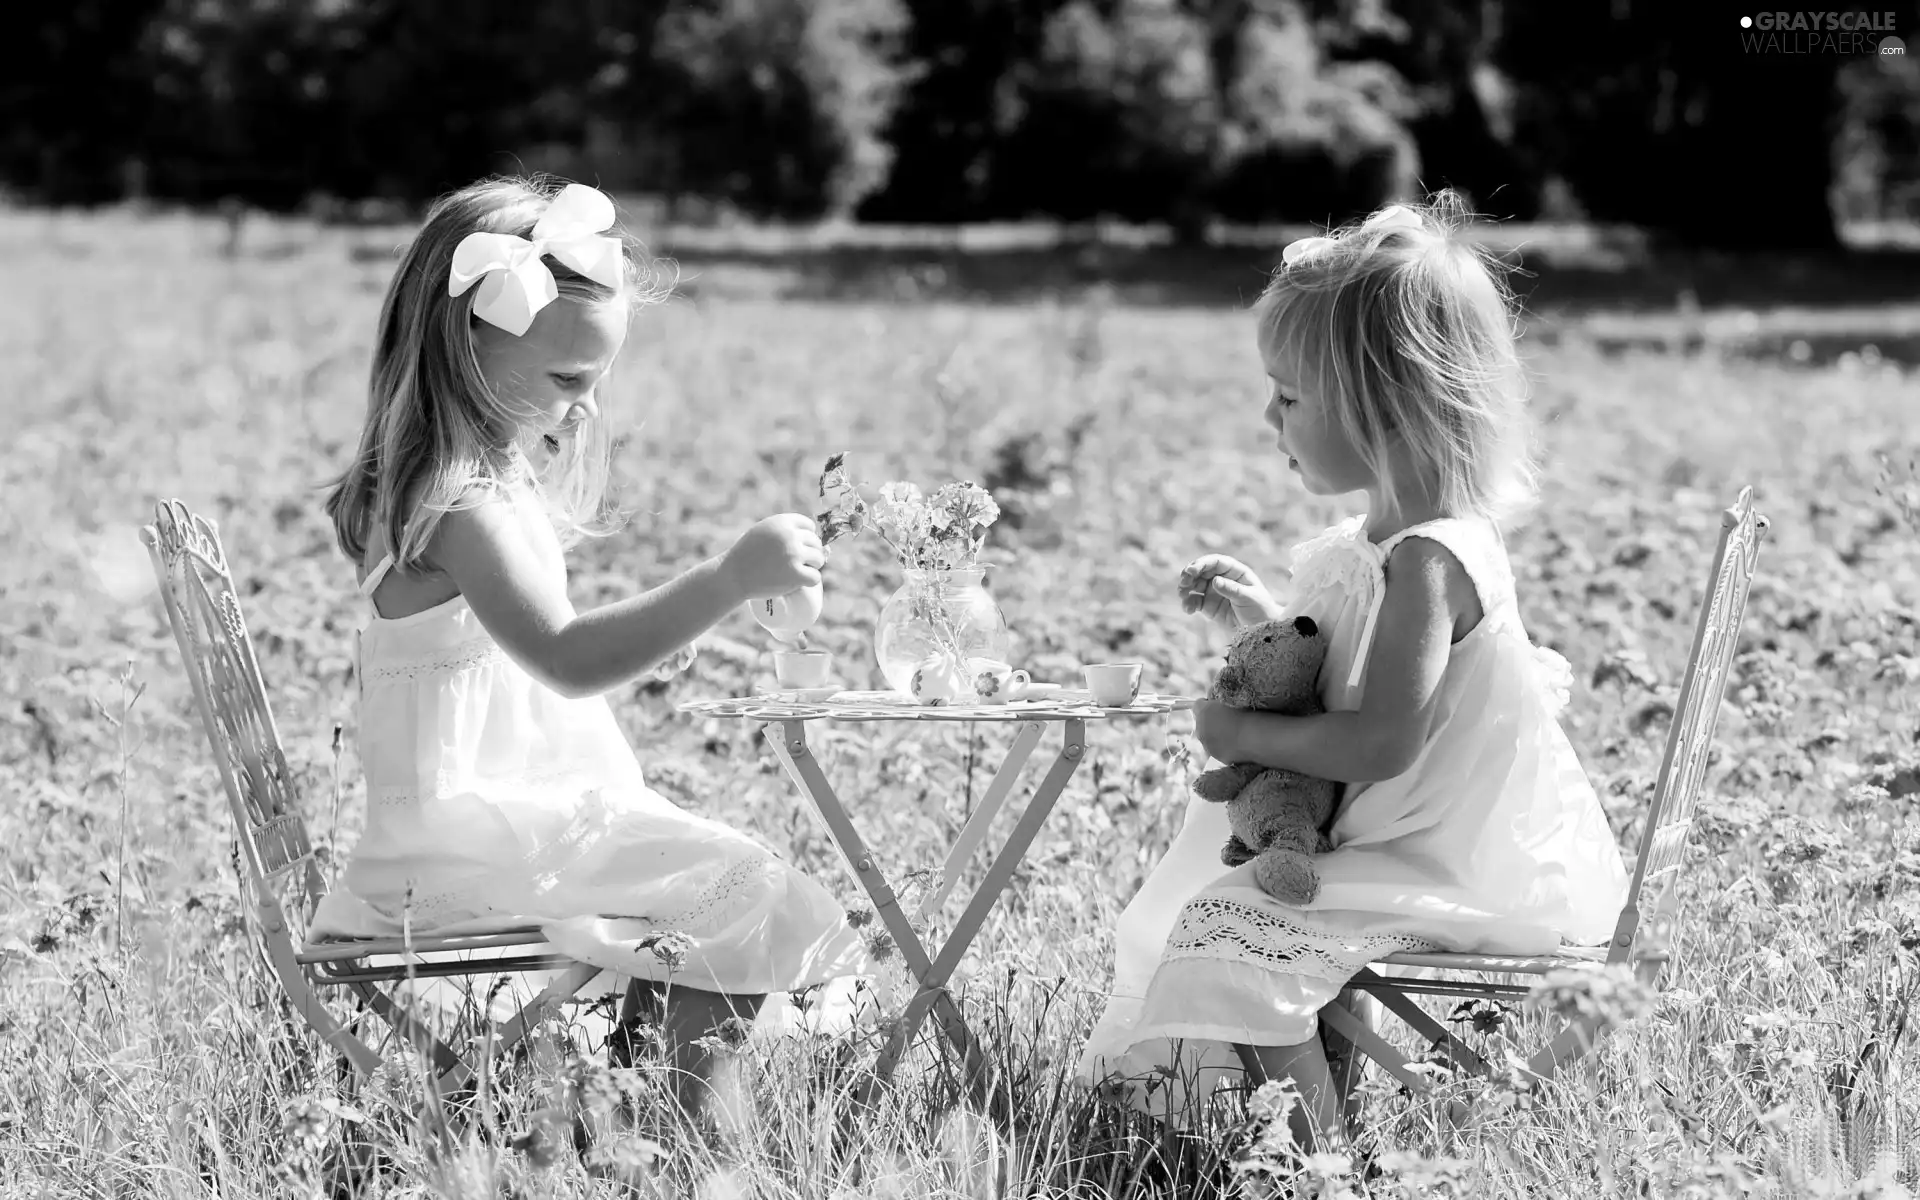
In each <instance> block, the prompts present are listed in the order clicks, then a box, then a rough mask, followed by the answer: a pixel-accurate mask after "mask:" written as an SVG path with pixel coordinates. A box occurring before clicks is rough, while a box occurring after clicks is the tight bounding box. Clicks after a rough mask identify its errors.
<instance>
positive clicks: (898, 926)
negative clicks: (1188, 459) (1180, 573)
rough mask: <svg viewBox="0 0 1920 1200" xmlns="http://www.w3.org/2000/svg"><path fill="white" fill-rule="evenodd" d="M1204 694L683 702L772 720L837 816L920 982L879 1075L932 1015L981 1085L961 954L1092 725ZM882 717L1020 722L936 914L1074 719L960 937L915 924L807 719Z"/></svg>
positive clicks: (704, 710) (946, 879)
mask: <svg viewBox="0 0 1920 1200" xmlns="http://www.w3.org/2000/svg"><path fill="white" fill-rule="evenodd" d="M1192 707H1193V698H1191V697H1186V696H1154V695H1143V696H1140V697H1138V698H1136V699H1135V700H1134V702H1133V703H1132V704H1131V705H1129V706H1127V707H1126V708H1102V707H1099V706H1096V705H1094V704H1093V703H1092V702H1091V700H1090V699H1089V698H1088V697H1087V694H1086V693H1085V692H1084V691H1061V692H1056V693H1053V694H1051V695H1050V696H1048V697H1046V698H1045V699H1036V700H1030V701H1013V702H1010V703H1005V704H971V705H921V704H918V703H915V702H914V701H913V700H912V699H911V698H909V697H906V696H904V695H901V694H899V693H895V692H839V693H836V694H834V695H832V696H830V697H826V698H821V699H811V698H805V697H803V696H802V695H801V694H799V693H772V694H769V695H764V696H753V697H739V698H733V699H725V700H701V701H695V702H693V703H690V704H686V705H683V706H681V711H683V712H687V713H694V714H702V715H707V716H715V717H736V718H742V719H746V720H753V721H759V722H761V728H762V732H763V733H764V734H765V735H766V737H767V741H768V744H769V745H771V746H772V748H773V752H774V754H775V755H776V756H777V757H778V758H779V759H780V763H781V765H782V766H784V767H785V768H786V771H787V774H788V776H789V777H790V778H792V780H793V782H794V783H795V785H796V786H798V787H799V789H800V791H801V793H802V794H804V795H805V796H806V797H807V798H808V799H810V800H811V801H812V802H813V806H814V809H815V811H816V812H817V813H818V814H819V815H820V817H821V818H822V820H823V821H824V822H825V824H826V827H827V831H828V834H829V836H831V838H832V839H833V843H834V845H835V846H836V847H837V848H838V849H839V851H840V853H841V855H842V856H843V857H844V858H845V859H846V862H847V865H848V866H849V867H850V868H851V869H852V871H853V876H854V878H855V879H856V880H858V881H859V883H860V886H861V888H862V889H864V890H865V891H866V893H867V895H868V897H869V898H871V899H872V901H873V906H874V911H875V914H876V915H877V916H878V917H879V918H880V920H881V922H882V924H883V925H884V926H885V928H886V930H887V932H888V933H889V934H890V935H892V937H893V941H894V944H895V945H896V946H897V947H898V948H899V950H900V954H901V958H902V960H903V961H904V962H905V964H906V967H907V970H908V971H909V973H911V974H912V976H913V978H914V981H915V983H916V984H917V986H918V991H917V992H916V993H915V994H914V997H913V999H912V1000H911V1001H909V1002H908V1004H907V1008H906V1011H905V1012H904V1013H903V1014H902V1017H901V1019H900V1021H899V1022H898V1023H897V1024H896V1025H895V1026H894V1028H893V1030H892V1031H891V1035H890V1036H889V1037H888V1039H887V1041H886V1044H885V1045H884V1046H883V1047H882V1048H881V1052H880V1057H879V1059H878V1061H877V1062H876V1063H875V1067H874V1070H875V1074H876V1075H877V1077H878V1078H879V1079H881V1080H885V1079H887V1078H889V1077H890V1076H891V1075H892V1073H893V1070H894V1068H895V1066H896V1065H897V1064H898V1063H899V1060H900V1057H901V1055H902V1054H903V1053H904V1051H905V1049H906V1046H907V1045H908V1043H909V1042H910V1041H911V1039H912V1037H913V1035H914V1033H915V1032H917V1031H918V1029H919V1027H920V1024H921V1022H923V1021H925V1020H926V1018H927V1016H928V1015H929V1014H930V1013H931V1014H934V1015H935V1016H936V1019H937V1020H938V1021H939V1024H940V1027H941V1031H942V1032H943V1033H944V1034H945V1035H946V1037H947V1040H948V1041H950V1042H952V1043H953V1046H954V1048H955V1049H956V1050H957V1051H959V1053H960V1056H961V1059H962V1061H963V1062H964V1063H965V1069H966V1075H967V1079H968V1081H969V1083H970V1084H971V1085H973V1086H975V1087H978V1085H979V1084H980V1083H981V1082H982V1080H983V1078H984V1067H985V1060H984V1059H983V1057H982V1056H981V1053H980V1047H979V1043H978V1041H977V1040H976V1039H975V1038H974V1036H973V1034H972V1033H971V1032H970V1031H969V1030H968V1029H967V1026H966V1021H965V1020H964V1019H963V1018H962V1017H961V1015H960V1007H959V1005H958V1004H956V1003H955V1002H954V1000H953V997H952V996H951V995H950V994H949V993H948V991H947V981H948V980H949V979H951V978H952V977H953V972H954V969H955V968H956V967H958V966H959V965H960V959H961V957H962V956H963V955H965V954H966V952H967V947H968V946H969V945H971V944H972V942H973V939H974V937H975V935H977V934H978V933H979V931H980V927H981V925H982V924H984V923H985V922H986V919H987V915H988V914H989V913H990V912H992V911H993V906H994V904H995V902H996V901H997V900H998V899H999V897H1000V894H1001V892H1002V891H1004V890H1005V888H1006V886H1007V883H1008V881H1009V880H1010V879H1011V878H1012V877H1013V872H1014V868H1015V867H1016V866H1018V865H1019V862H1020V859H1021V856H1023V855H1024V854H1025V853H1026V852H1027V847H1028V846H1030V845H1032V843H1033V839H1034V837H1035V836H1036V835H1038V834H1039V832H1040V827H1041V826H1042V825H1043V824H1045V823H1046V820H1047V815H1048V814H1049V813H1051V812H1052V811H1053V806H1054V804H1055V802H1057V801H1058V800H1059V798H1060V793H1061V791H1062V790H1063V789H1064V788H1065V787H1066V784H1067V780H1068V779H1070V778H1071V777H1072V776H1073V772H1074V769H1075V768H1076V767H1078V766H1079V765H1080V760H1081V759H1082V757H1084V755H1085V753H1086V732H1087V723H1088V722H1090V721H1104V720H1114V719H1125V718H1133V719H1137V718H1144V717H1152V716H1160V715H1164V714H1167V713H1171V712H1176V711H1181V710H1185V709H1190V708H1192ZM822 720H825V721H841V722H850V723H854V722H857V723H873V722H887V721H901V722H914V723H920V724H932V723H940V722H953V721H965V722H991V723H997V724H1010V725H1013V726H1014V727H1015V733H1014V738H1013V744H1012V745H1011V746H1009V747H1008V750H1007V756H1006V759H1005V760H1004V761H1003V762H1002V763H1001V765H1000V768H999V770H997V771H996V772H995V773H994V776H993V779H992V781H991V782H990V783H988V785H987V790H986V792H985V793H984V794H983V795H982V797H981V800H980V804H979V806H978V807H977V808H975V809H974V810H973V812H972V813H971V814H970V815H969V816H968V817H967V821H966V824H965V825H963V826H962V827H961V830H960V835H959V837H958V838H957V839H956V840H955V842H954V844H953V847H952V848H951V850H949V851H948V853H947V859H946V863H945V865H944V866H942V867H941V870H940V881H939V884H938V886H937V887H935V888H934V889H933V891H932V892H930V893H929V894H928V895H927V896H926V898H925V899H924V900H923V902H922V903H921V904H920V906H919V910H918V912H917V913H916V914H915V915H916V916H918V917H919V918H922V919H925V918H927V917H930V916H932V915H933V914H934V913H936V912H938V911H939V910H940V908H941V906H942V905H944V904H945V903H946V901H947V898H948V896H949V895H950V894H951V893H952V891H953V888H954V885H955V884H956V883H958V882H959V878H960V873H961V872H962V870H964V869H965V867H966V865H967V863H968V862H970V861H971V860H972V858H973V857H974V855H975V854H976V853H977V852H978V850H979V849H980V844H981V842H982V841H984V840H985V838H986V836H987V830H988V827H989V826H990V825H991V824H992V823H993V820H994V818H995V817H996V816H998V815H999V813H1000V810H1001V809H1002V808H1003V807H1005V805H1006V802H1007V799H1008V798H1009V797H1010V796H1011V795H1012V793H1013V789H1014V785H1015V783H1016V782H1017V781H1018V780H1019V778H1020V774H1021V771H1022V769H1023V768H1024V767H1025V766H1026V763H1027V760H1028V758H1030V757H1031V756H1032V754H1033V752H1034V750H1035V748H1036V747H1038V746H1039V744H1040V741H1041V738H1042V737H1043V736H1044V735H1045V733H1046V730H1047V726H1049V725H1055V724H1057V725H1060V726H1062V727H1063V738H1062V743H1061V746H1060V750H1059V752H1058V754H1057V755H1056V756H1055V758H1054V760H1053V763H1052V765H1051V766H1049V767H1048V768H1047V769H1046V773H1045V774H1044V775H1043V776H1042V777H1041V778H1040V780H1039V782H1038V784H1037V785H1036V786H1035V787H1034V791H1033V796H1032V798H1031V799H1030V800H1028V801H1027V806H1026V809H1025V810H1024V811H1023V812H1022V813H1021V815H1020V819H1019V820H1018V821H1017V822H1016V823H1015V825H1014V828H1013V832H1012V833H1011V834H1009V835H1008V837H1007V840H1006V843H1005V844H1004V845H1003V846H1002V847H1001V848H1000V850H999V852H998V853H997V854H996V855H995V856H994V857H993V860H992V862H991V863H990V864H989V865H988V867H987V872H986V876H985V878H984V879H982V880H981V882H980V886H979V888H978V890H976V891H975V892H974V893H973V896H972V897H971V898H970V899H969V900H968V901H967V904H966V907H965V909H964V910H963V911H962V913H961V915H960V919H959V921H958V922H957V923H956V924H955V925H954V928H953V932H952V934H951V935H950V936H949V937H948V938H947V939H946V941H945V942H944V943H942V944H941V945H940V946H938V947H936V948H929V947H928V946H927V945H926V944H925V943H924V942H923V941H922V940H921V938H920V934H919V933H918V932H917V931H916V930H915V929H914V926H913V923H912V920H911V919H910V918H909V916H908V914H907V913H906V911H905V910H904V909H903V908H902V907H901V904H900V901H899V898H898V897H897V896H896V895H895V893H894V890H893V887H892V885H890V884H889V883H888V882H887V879H886V876H885V874H884V873H883V872H882V871H881V869H880V864H879V863H878V862H877V861H876V860H875V858H874V855H873V852H872V850H870V849H869V848H868V846H867V843H866V840H865V839H863V838H862V837H861V836H860V832H859V831H858V830H857V829H855V828H854V825H853V821H852V820H851V819H850V818H849V817H848V815H847V810H846V807H845V806H844V805H843V804H842V803H841V801H840V797H839V796H838V795H837V794H835V792H834V790H833V785H832V784H831V783H829V782H828V780H827V776H826V773H825V772H824V771H823V770H821V767H820V762H819V760H818V759H817V758H815V756H814V755H813V753H812V751H811V749H810V748H809V747H808V745H807V724H808V722H811V721H822Z"/></svg>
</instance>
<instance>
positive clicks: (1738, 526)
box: [1608, 488, 1767, 962]
mask: <svg viewBox="0 0 1920 1200" xmlns="http://www.w3.org/2000/svg"><path fill="white" fill-rule="evenodd" d="M1766 532H1767V519H1766V518H1765V517H1764V516H1761V515H1760V514H1759V513H1757V512H1755V511H1754V509H1753V489H1752V488H1742V489H1741V490H1740V497H1739V499H1737V500H1736V501H1734V504H1733V507H1732V508H1729V509H1727V510H1726V511H1724V512H1722V513H1721V514H1720V541H1719V544H1718V546H1716V547H1715V549H1714V553H1713V570H1712V573H1711V574H1709V575H1708V576H1707V592H1706V596H1705V598H1704V599H1702V601H1701V603H1700V617H1699V621H1698V623H1697V624H1696V626H1695V627H1694V633H1693V649H1692V650H1691V651H1690V652H1689V653H1688V655H1687V671H1686V676H1685V677H1684V678H1683V679H1682V680H1681V683H1680V695H1679V697H1678V699H1676V700H1675V701H1674V706H1673V719H1672V721H1671V723H1670V724H1669V725H1668V727H1667V748H1666V754H1665V756H1664V757H1663V758H1662V760H1661V763H1660V778H1659V782H1658V783H1657V784H1656V785H1655V786H1654V790H1653V804H1652V806H1651V807H1649V808H1648V810H1647V824H1646V828H1645V829H1644V830H1642V831H1641V834H1640V853H1639V855H1638V856H1637V857H1636V858H1635V860H1634V864H1633V881H1632V883H1631V884H1630V885H1629V887H1628V890H1627V902H1626V904H1625V906H1624V907H1622V908H1621V910H1620V921H1619V924H1618V925H1617V926H1616V927H1615V929H1614V937H1613V943H1612V945H1611V947H1609V953H1608V959H1609V960H1610V961H1614V962H1625V961H1628V960H1630V959H1631V958H1634V957H1636V953H1635V952H1636V951H1637V950H1638V949H1639V947H1638V946H1637V945H1636V943H1637V941H1638V940H1639V939H1640V938H1641V936H1642V933H1643V932H1644V933H1645V935H1646V936H1647V937H1648V939H1649V940H1651V941H1655V942H1658V943H1661V944H1663V945H1666V946H1671V945H1672V944H1673V941H1674V937H1675V934H1676V930H1675V929H1674V927H1673V926H1674V922H1675V920H1676V918H1677V917H1678V904H1677V897H1676V895H1675V891H1676V889H1675V888H1674V886H1673V884H1674V881H1675V878H1676V875H1677V873H1678V871H1679V869H1680V868H1681V866H1683V865H1684V863H1685V856H1686V846H1687V834H1688V833H1689V832H1690V831H1691V830H1692V828H1693V808H1694V805H1695V804H1696V803H1697V802H1698V801H1699V799H1700V785H1701V782H1702V781H1703V780H1704V779H1705V777H1706V773H1707V759H1708V756H1709V754H1710V753H1711V751H1712V749H1713V730H1714V725H1715V723H1716V722H1717V721H1718V720H1719V717H1720V705H1721V703H1722V700H1723V697H1724V696H1725V694H1726V690H1727V670H1728V668H1729V667H1730V666H1731V665H1732V664H1733V655H1734V651H1735V650H1736V649H1738V647H1739V644H1740V623H1741V620H1742V618H1743V617H1744V616H1745V614H1746V608H1747V591H1748V588H1749V587H1750V586H1751V585H1752V583H1753V570H1754V565H1755V563H1756V562H1758V560H1759V557H1760V540H1761V538H1762V537H1764V536H1765V535H1766ZM1649 901H1651V902H1649ZM1643 916H1644V917H1647V918H1649V919H1648V920H1647V923H1646V927H1645V929H1644V931H1643V929H1642V919H1643Z"/></svg>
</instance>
